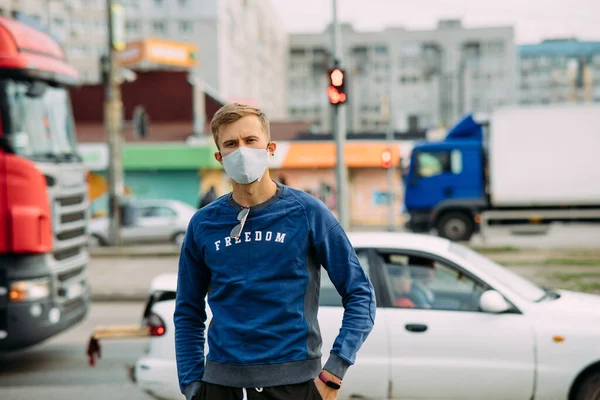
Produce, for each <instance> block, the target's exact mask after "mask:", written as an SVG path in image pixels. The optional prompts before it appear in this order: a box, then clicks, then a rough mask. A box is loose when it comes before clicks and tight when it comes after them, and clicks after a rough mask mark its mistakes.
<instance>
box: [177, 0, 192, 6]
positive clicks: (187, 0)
mask: <svg viewBox="0 0 600 400" xmlns="http://www.w3.org/2000/svg"><path fill="white" fill-rule="evenodd" d="M189 6H190V0H179V7H181V8H188V7H189Z"/></svg>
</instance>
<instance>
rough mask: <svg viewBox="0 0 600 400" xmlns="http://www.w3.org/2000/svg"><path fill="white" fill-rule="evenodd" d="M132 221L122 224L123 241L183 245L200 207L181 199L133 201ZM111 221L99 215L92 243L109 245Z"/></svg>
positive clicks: (91, 235)
mask: <svg viewBox="0 0 600 400" xmlns="http://www.w3.org/2000/svg"><path fill="white" fill-rule="evenodd" d="M130 205H131V211H132V213H131V215H132V217H131V218H130V221H129V223H127V222H125V221H124V222H125V223H123V224H122V227H121V243H122V244H138V243H173V244H175V245H178V246H180V245H181V244H182V243H183V238H184V237H185V232H186V230H187V227H188V223H189V222H190V219H191V218H192V216H193V215H194V213H195V212H196V211H197V209H196V208H194V207H192V206H190V205H189V204H186V203H183V202H181V201H178V200H133V201H131V202H130ZM108 229H109V220H108V218H107V217H100V218H95V219H93V220H92V221H91V223H90V239H89V246H90V247H97V246H106V245H107V244H108V242H109V241H108Z"/></svg>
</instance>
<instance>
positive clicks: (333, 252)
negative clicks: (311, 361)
mask: <svg viewBox="0 0 600 400" xmlns="http://www.w3.org/2000/svg"><path fill="white" fill-rule="evenodd" d="M313 218H314V219H313V221H312V222H311V224H312V227H313V238H314V239H315V240H316V241H315V242H314V247H315V251H316V255H317V259H318V261H319V262H320V263H321V265H322V266H323V267H324V268H325V269H326V270H327V273H328V274H329V278H330V279H331V282H332V283H333V284H334V285H335V287H336V289H337V291H338V293H339V294H340V295H341V296H342V304H343V305H344V318H343V320H342V328H341V329H340V333H339V335H338V336H337V338H336V339H335V342H334V344H333V349H332V350H331V355H330V357H329V359H328V361H327V362H326V363H325V366H324V369H325V370H326V371H329V372H331V373H332V374H333V375H335V376H337V377H339V378H340V379H343V377H344V375H345V373H346V370H347V369H348V367H350V365H352V364H354V362H355V360H356V353H357V352H358V350H359V349H360V347H361V346H362V344H363V342H364V341H365V340H366V338H367V336H368V335H369V333H370V332H371V330H372V329H373V325H374V323H375V309H376V302H375V293H374V290H373V285H372V284H371V282H370V281H369V278H368V277H367V274H366V273H365V271H364V269H363V268H362V267H361V265H360V263H359V261H358V257H357V256H356V252H355V251H354V248H353V247H352V244H351V243H350V241H349V239H348V237H347V236H346V233H345V232H344V230H343V229H342V227H341V226H340V224H339V223H338V222H337V220H335V218H334V217H333V215H332V214H331V212H330V211H329V210H327V209H325V210H319V212H318V213H317V215H314V216H313Z"/></svg>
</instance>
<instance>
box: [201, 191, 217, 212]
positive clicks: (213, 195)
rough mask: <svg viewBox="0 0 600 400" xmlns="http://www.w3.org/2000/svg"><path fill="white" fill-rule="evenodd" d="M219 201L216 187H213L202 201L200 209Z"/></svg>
mask: <svg viewBox="0 0 600 400" xmlns="http://www.w3.org/2000/svg"><path fill="white" fill-rule="evenodd" d="M216 199H217V191H216V190H215V187H214V186H211V187H210V189H209V190H208V192H206V194H205V195H204V196H202V200H200V204H198V208H202V207H205V206H207V205H209V204H210V203H212V202H213V201H215V200H216Z"/></svg>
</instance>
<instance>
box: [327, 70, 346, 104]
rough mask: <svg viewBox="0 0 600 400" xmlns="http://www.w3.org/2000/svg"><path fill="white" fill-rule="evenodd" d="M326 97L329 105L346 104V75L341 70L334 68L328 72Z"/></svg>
mask: <svg viewBox="0 0 600 400" xmlns="http://www.w3.org/2000/svg"><path fill="white" fill-rule="evenodd" d="M327 97H329V103H331V104H332V105H334V106H336V105H339V104H343V103H345V102H346V100H347V95H346V73H345V72H344V70H343V69H341V68H337V67H336V68H333V69H331V70H329V87H328V88H327Z"/></svg>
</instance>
